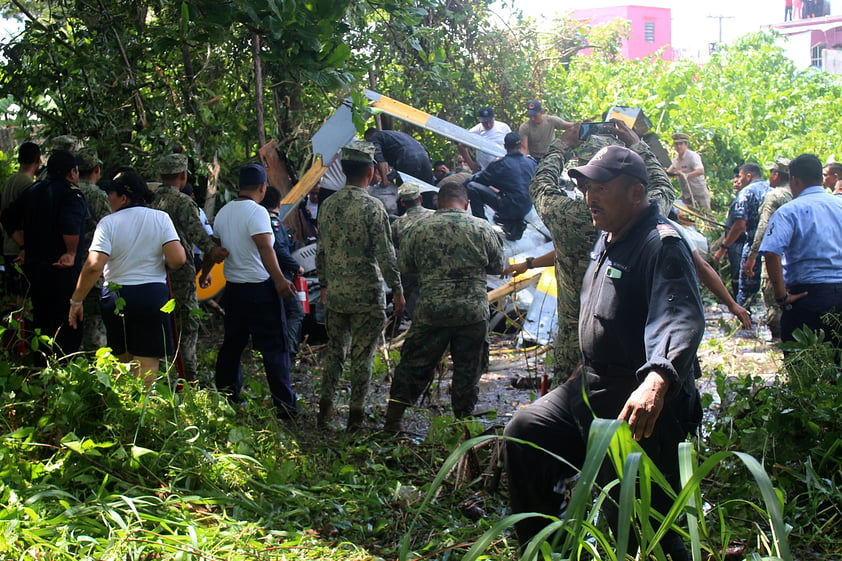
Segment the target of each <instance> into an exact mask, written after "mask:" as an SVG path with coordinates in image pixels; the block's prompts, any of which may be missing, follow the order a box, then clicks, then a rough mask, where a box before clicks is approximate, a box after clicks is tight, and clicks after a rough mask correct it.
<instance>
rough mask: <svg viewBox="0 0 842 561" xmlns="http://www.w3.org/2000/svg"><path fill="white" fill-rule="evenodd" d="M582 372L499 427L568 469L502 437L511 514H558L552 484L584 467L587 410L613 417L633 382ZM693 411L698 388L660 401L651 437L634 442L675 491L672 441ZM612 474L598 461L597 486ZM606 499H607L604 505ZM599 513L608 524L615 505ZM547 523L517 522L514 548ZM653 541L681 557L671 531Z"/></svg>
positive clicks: (657, 500) (659, 499)
mask: <svg viewBox="0 0 842 561" xmlns="http://www.w3.org/2000/svg"><path fill="white" fill-rule="evenodd" d="M582 370H583V373H582V375H580V376H578V377H576V378H573V379H571V380H568V381H567V382H565V383H564V384H563V385H561V386H559V387H558V388H556V389H555V390H553V391H552V392H550V393H548V394H547V395H545V396H544V397H542V398H541V399H539V400H538V401H536V402H535V403H533V404H532V405H530V406H529V407H526V408H525V409H521V410H520V411H518V412H517V413H516V414H515V416H514V417H513V418H512V420H511V421H510V422H509V424H508V425H507V426H506V429H505V435H506V436H510V437H515V438H519V439H521V440H526V441H529V442H533V443H535V444H537V445H538V446H540V447H541V448H543V449H544V450H547V451H548V452H552V453H554V454H557V455H559V456H561V457H563V458H564V459H566V460H567V461H568V462H569V463H570V464H572V466H573V467H571V466H569V465H567V464H564V463H562V462H559V461H557V460H555V459H554V458H552V457H551V456H549V455H548V454H546V453H545V452H543V451H542V450H538V449H536V448H534V447H532V446H527V445H523V444H518V443H514V442H510V441H507V442H506V459H505V462H506V472H507V476H508V480H509V497H510V501H511V506H512V512H513V513H514V514H516V513H521V512H538V513H542V514H548V515H552V516H558V515H559V509H560V508H561V504H562V500H563V496H562V495H560V494H558V493H556V492H555V489H556V488H557V485H558V483H559V482H561V481H563V480H564V479H566V478H568V477H571V476H573V475H574V474H575V473H577V471H578V470H579V469H581V467H582V465H583V464H584V461H585V457H586V453H587V440H588V432H589V430H590V425H591V422H592V421H593V418H594V415H596V416H597V417H599V418H606V419H616V418H617V416H618V415H619V414H620V411H621V410H622V408H623V406H624V405H625V402H626V400H627V399H628V396H629V395H630V394H631V392H632V391H633V390H634V389H635V388H636V387H637V385H638V384H637V381H636V379H635V378H634V375H633V373H629V374H628V375H625V376H622V377H605V376H598V375H596V374H595V373H594V372H593V371H592V370H590V369H587V368H583V369H582ZM583 383H584V384H586V386H587V392H588V399H589V400H590V404H591V406H592V407H593V411H591V410H590V409H589V408H588V405H587V404H586V403H585V401H584V399H583V397H582V385H583ZM690 412H692V414H690ZM700 414H701V409H700V408H699V401H698V393H696V395H694V396H682V397H681V398H677V399H676V400H673V401H670V402H667V403H666V404H665V406H664V409H663V411H662V412H661V416H660V418H659V419H658V422H657V424H656V426H655V431H654V433H653V434H652V436H651V437H650V438H647V439H645V440H643V441H641V442H640V445H641V446H642V447H643V449H644V450H645V451H646V454H647V455H648V456H649V458H650V459H652V461H653V462H654V463H655V465H657V466H658V468H659V469H660V470H661V472H662V473H663V474H664V475H665V476H666V478H667V480H668V481H669V482H670V484H671V485H672V486H673V487H674V488H675V489H676V490H677V489H679V482H680V479H679V470H678V444H679V443H680V442H682V441H683V440H684V438H685V437H686V435H687V430H686V429H687V428H688V427H689V426H691V424H692V423H691V422H690V421H691V420H694V419H696V418H697V417H698V416H700ZM616 477H617V475H616V473H615V472H614V471H613V468H612V467H611V466H610V464H609V463H608V462H606V464H605V465H604V466H603V470H602V473H601V474H600V478H599V480H600V483H601V484H606V483H608V482H610V481H612V480H613V479H615V478H616ZM617 491H618V492H619V489H617ZM652 491H653V506H654V507H655V508H656V509H657V510H658V511H659V512H661V513H666V512H667V511H668V510H669V508H670V506H671V505H672V501H671V499H670V498H669V496H668V495H667V494H666V493H665V492H663V491H661V490H660V488H654V489H653V490H652ZM608 503H610V501H607V502H606V505H608ZM605 515H606V518H607V519H608V521H609V523H610V524H611V526H612V527H613V528H615V529H616V527H617V512H616V509H615V508H612V507H610V505H609V507H608V508H606V511H605ZM547 524H549V522H548V521H547V520H546V519H544V518H537V517H535V518H527V519H526V520H523V521H521V522H519V523H517V524H516V525H515V530H516V531H517V535H518V539H519V540H520V542H521V546H523V545H525V544H526V543H527V542H528V541H529V540H530V539H531V538H532V537H533V536H535V534H537V533H538V532H539V531H540V530H541V529H542V528H544V527H545V526H546V525H547ZM661 545H662V546H663V547H664V548H665V550H666V551H667V553H672V554H673V559H675V560H676V561H678V560H679V559H685V558H688V557H687V556H686V553H687V552H686V548H685V546H684V544H683V543H682V542H681V540H680V539H679V537H678V535H677V534H675V533H670V534H668V536H667V537H665V539H664V540H663V541H662V542H661ZM682 550H683V551H682Z"/></svg>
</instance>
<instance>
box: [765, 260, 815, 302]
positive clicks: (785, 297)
mask: <svg viewBox="0 0 842 561" xmlns="http://www.w3.org/2000/svg"><path fill="white" fill-rule="evenodd" d="M763 261H764V262H765V263H766V273H767V274H768V275H769V282H770V283H771V284H772V289H773V290H774V291H775V301H776V302H777V303H778V305H780V306H786V305H787V304H792V303H793V302H797V301H798V300H801V299H802V298H804V297H805V296H807V294H808V293H807V292H800V293H798V294H790V293H789V292H788V291H787V289H786V283H785V282H784V268H783V264H782V263H781V256H780V255H778V254H777V253H772V252H770V251H767V252H765V253H764V254H763Z"/></svg>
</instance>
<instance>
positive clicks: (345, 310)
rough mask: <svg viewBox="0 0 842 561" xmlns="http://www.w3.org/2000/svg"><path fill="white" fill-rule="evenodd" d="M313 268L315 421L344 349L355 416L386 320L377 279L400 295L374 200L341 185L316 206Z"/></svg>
mask: <svg viewBox="0 0 842 561" xmlns="http://www.w3.org/2000/svg"><path fill="white" fill-rule="evenodd" d="M343 157H344V155H343ZM316 269H317V270H318V274H319V284H320V285H321V287H322V288H323V289H326V301H325V307H326V308H327V311H326V323H327V333H328V337H329V340H328V344H327V351H326V355H325V359H324V372H323V374H322V389H321V399H320V402H319V404H320V410H319V414H320V423H321V422H324V420H326V418H327V417H329V412H330V410H332V408H333V405H332V404H333V396H334V394H335V392H336V385H337V383H338V382H339V377H340V376H341V374H342V366H343V363H344V362H345V358H346V357H347V355H348V353H349V351H350V354H351V370H350V378H351V402H350V407H351V411H352V413H353V412H354V411H358V412H359V414H360V415H361V413H362V410H363V407H364V405H365V398H366V395H367V394H368V384H369V380H370V378H371V367H372V362H373V360H374V352H375V350H376V347H377V341H378V339H379V337H380V334H381V333H382V331H383V326H384V325H385V321H386V316H385V313H384V308H385V306H386V295H385V291H384V289H383V278H385V280H386V283H387V284H388V285H389V286H390V287H391V288H392V292H393V294H401V295H402V294H403V288H402V286H401V280H400V275H399V274H398V266H397V261H396V259H395V249H394V247H393V246H392V232H391V228H390V227H389V219H388V217H387V216H386V211H385V210H384V208H383V205H382V204H381V203H380V201H379V200H377V199H375V198H374V197H372V196H371V195H369V194H368V193H366V192H365V191H364V190H363V189H360V188H359V187H355V186H353V185H346V186H345V187H343V188H342V189H341V190H339V191H337V193H336V194H334V195H331V196H330V197H329V198H328V199H326V200H325V201H324V202H323V203H322V206H321V208H320V209H319V244H318V247H317V249H316ZM381 272H382V277H381ZM349 426H350V422H349Z"/></svg>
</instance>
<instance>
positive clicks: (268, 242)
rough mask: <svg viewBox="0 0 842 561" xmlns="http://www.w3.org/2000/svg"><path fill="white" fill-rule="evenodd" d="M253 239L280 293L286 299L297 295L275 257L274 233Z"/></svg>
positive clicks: (260, 235)
mask: <svg viewBox="0 0 842 561" xmlns="http://www.w3.org/2000/svg"><path fill="white" fill-rule="evenodd" d="M251 239H253V240H254V244H255V245H256V246H257V251H258V252H259V253H260V260H261V261H262V262H263V266H264V267H265V268H266V271H267V272H268V273H269V276H270V277H271V278H272V281H273V282H274V283H275V288H276V289H277V291H278V293H279V294H280V295H281V296H283V297H284V298H289V297H291V296H293V295H295V291H294V290H293V288H292V285H291V284H290V282H289V281H288V280H287V279H286V277H284V275H283V273H281V267H280V265H278V256H277V255H275V248H274V247H272V244H273V242H274V241H275V238H274V236H273V235H272V233H271V232H267V233H265V234H255V235H253V236H252V237H251ZM203 269H204V267H203Z"/></svg>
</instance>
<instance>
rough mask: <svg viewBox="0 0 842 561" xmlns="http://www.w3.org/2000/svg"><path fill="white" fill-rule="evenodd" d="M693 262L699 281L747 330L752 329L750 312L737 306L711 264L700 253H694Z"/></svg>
mask: <svg viewBox="0 0 842 561" xmlns="http://www.w3.org/2000/svg"><path fill="white" fill-rule="evenodd" d="M693 262H694V263H695V264H696V273H697V274H698V275H699V280H700V281H701V283H702V284H703V285H705V286H706V287H707V288H708V290H710V291H711V292H713V295H714V296H716V299H717V300H719V301H720V302H722V303H723V304H725V305H726V306H728V311H729V312H731V313H732V314H734V315H735V316H737V319H739V320H740V323H742V324H743V327H744V328H746V329H751V315H750V314H749V313H748V310H746V309H745V308H743V307H742V306H740V305H739V304H737V302H736V301H734V298H733V297H732V296H731V293H730V292H728V289H727V288H725V284H724V283H723V282H722V279H721V278H719V275H718V274H716V271H715V270H714V269H713V267H711V266H710V263H708V262H707V261H705V260H704V259H702V256H701V255H699V252H698V251H693Z"/></svg>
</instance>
